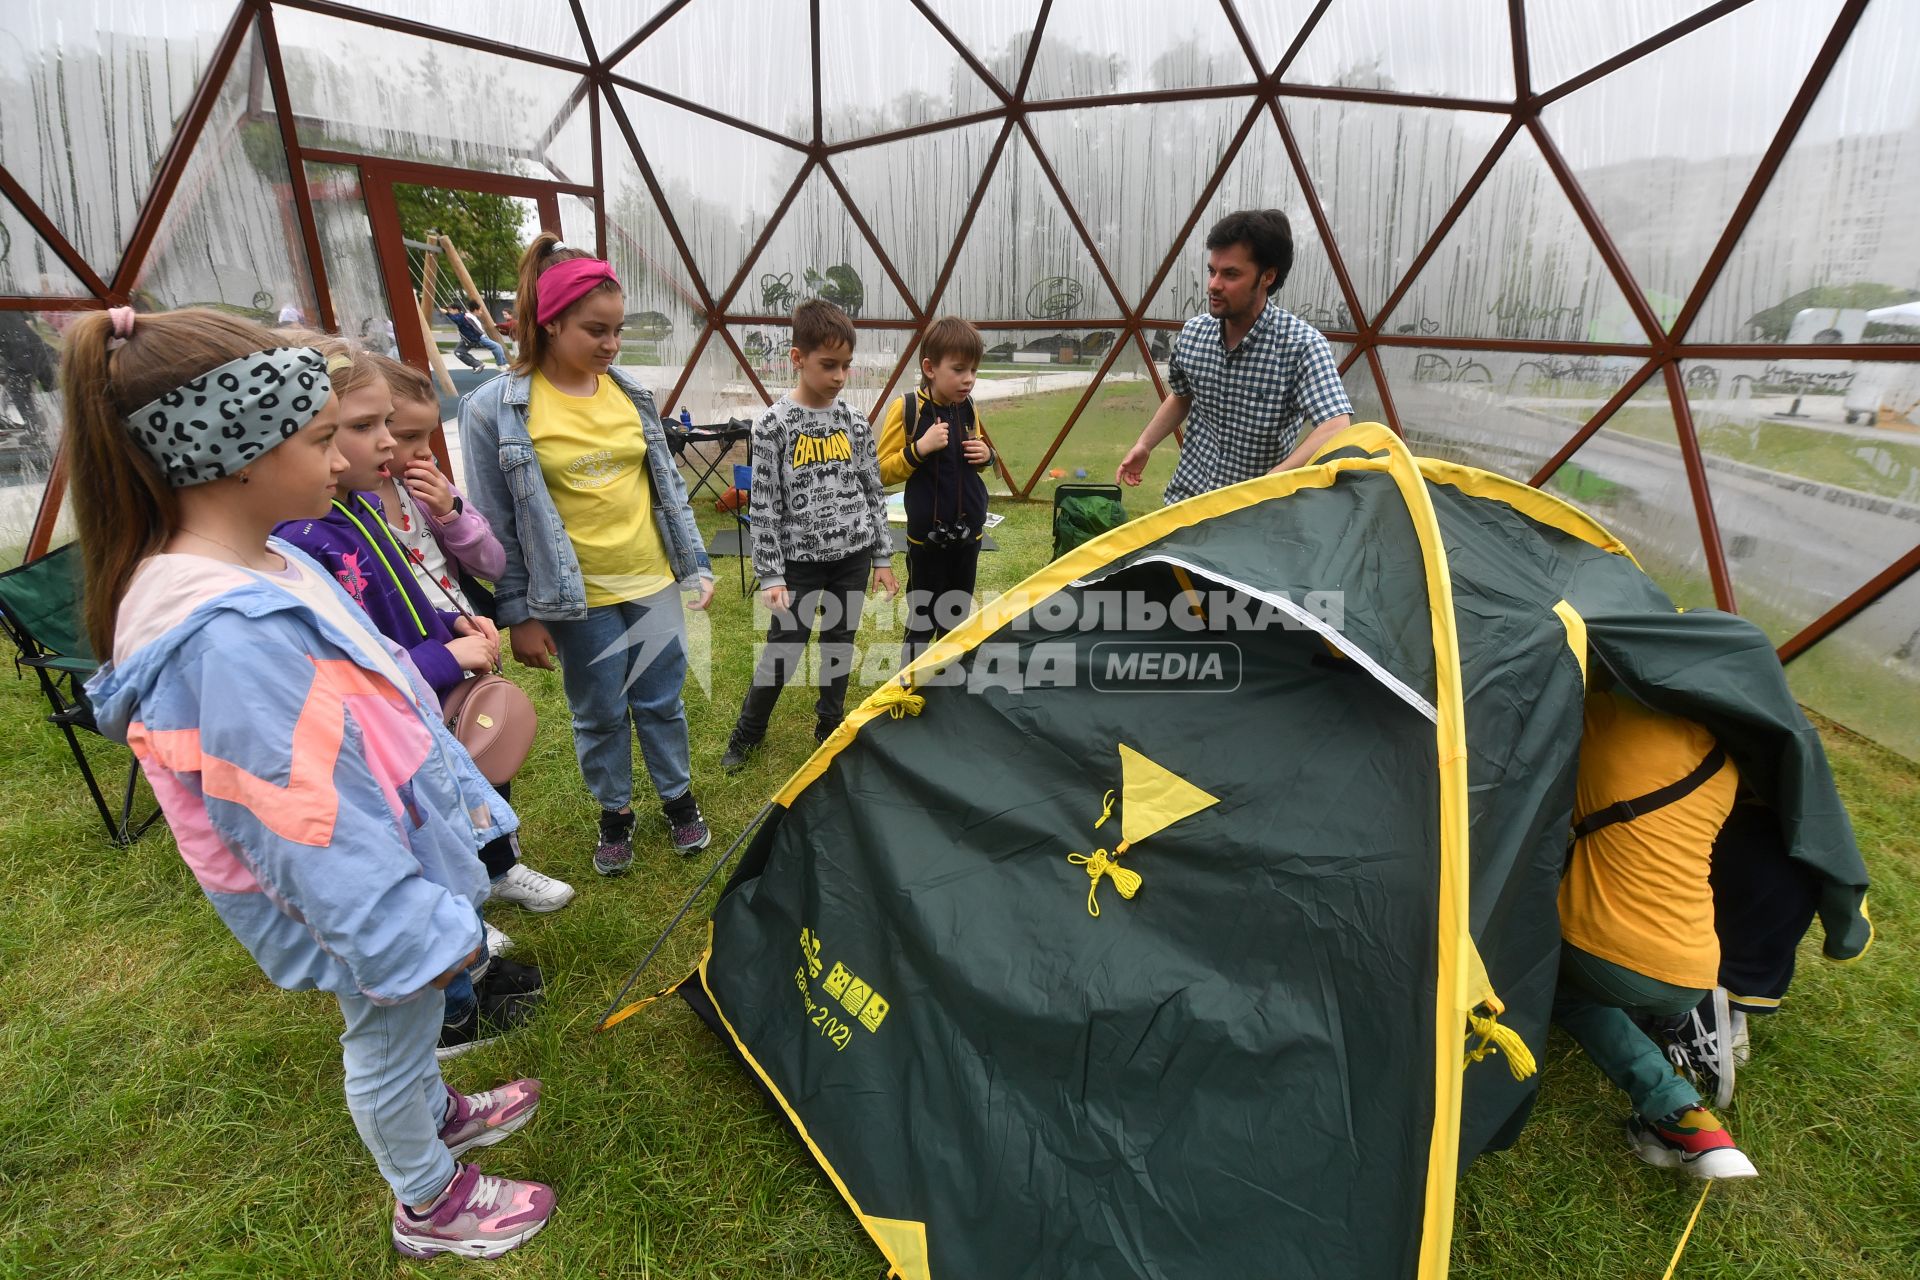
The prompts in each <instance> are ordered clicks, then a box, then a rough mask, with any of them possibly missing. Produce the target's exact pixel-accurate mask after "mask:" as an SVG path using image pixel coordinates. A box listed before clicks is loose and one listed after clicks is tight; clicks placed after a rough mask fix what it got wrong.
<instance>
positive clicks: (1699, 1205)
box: [1660, 1178, 1713, 1280]
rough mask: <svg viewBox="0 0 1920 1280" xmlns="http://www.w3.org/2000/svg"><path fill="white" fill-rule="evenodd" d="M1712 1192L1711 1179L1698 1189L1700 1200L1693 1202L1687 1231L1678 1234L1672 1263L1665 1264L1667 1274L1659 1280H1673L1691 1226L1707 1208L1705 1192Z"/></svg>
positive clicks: (1691, 1228) (1684, 1249)
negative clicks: (1678, 1239) (1678, 1240)
mask: <svg viewBox="0 0 1920 1280" xmlns="http://www.w3.org/2000/svg"><path fill="white" fill-rule="evenodd" d="M1711 1190H1713V1179H1712V1178H1708V1179H1707V1185H1706V1186H1704V1187H1701V1188H1700V1198H1699V1199H1698V1200H1696V1201H1694V1202H1693V1216H1692V1217H1691V1218H1688V1219H1687V1229H1686V1230H1685V1231H1682V1232H1681V1233H1680V1243H1679V1244H1677V1245H1675V1246H1674V1247H1673V1261H1672V1262H1669V1263H1668V1264H1667V1273H1666V1274H1665V1275H1663V1276H1661V1277H1660V1280H1673V1273H1674V1272H1675V1271H1676V1270H1678V1269H1679V1266H1680V1255H1681V1254H1683V1253H1685V1252H1686V1251H1687V1240H1688V1239H1689V1238H1690V1237H1691V1236H1692V1235H1693V1224H1694V1223H1696V1222H1698V1221H1700V1211H1701V1210H1702V1209H1704V1208H1706V1207H1707V1192H1709V1191H1711Z"/></svg>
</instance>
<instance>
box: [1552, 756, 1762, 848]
mask: <svg viewBox="0 0 1920 1280" xmlns="http://www.w3.org/2000/svg"><path fill="white" fill-rule="evenodd" d="M1726 762H1727V752H1726V749H1725V748H1724V747H1721V746H1720V745H1719V744H1717V743H1716V744H1715V745H1714V748H1713V750H1711V751H1709V752H1707V758H1706V759H1704V760H1702V761H1701V762H1700V763H1699V765H1698V766H1697V767H1696V768H1695V769H1694V771H1693V772H1692V773H1690V774H1688V775H1687V776H1686V777H1684V778H1682V779H1680V781H1678V782H1670V783H1668V784H1667V785H1666V786H1664V787H1661V788H1660V789H1659V790H1657V791H1649V792H1647V794H1645V795H1643V796H1636V797H1634V798H1633V799H1631V800H1619V801H1616V802H1615V803H1613V804H1610V805H1608V806H1607V807H1606V808H1604V809H1598V810H1595V811H1594V812H1592V813H1590V814H1588V815H1587V816H1586V817H1584V818H1581V819H1579V820H1578V821H1576V822H1575V823H1574V824H1573V838H1574V839H1575V840H1580V839H1583V838H1585V837H1587V836H1590V835H1592V834H1593V833H1594V832H1596V831H1598V830H1600V829H1601V828H1602V827H1610V826H1612V825H1613V824H1614V823H1616V822H1632V821H1633V820H1634V819H1635V818H1638V817H1641V816H1643V815H1645V814H1649V813H1652V812H1653V811H1654V810H1655V809H1664V808H1666V807H1667V806H1668V805H1670V804H1672V803H1673V802H1674V801H1676V800H1683V799H1685V798H1686V797H1687V796H1690V795H1692V794H1693V793H1694V792H1696V791H1698V790H1699V789H1700V788H1701V787H1703V786H1705V785H1706V784H1707V783H1708V782H1709V781H1710V780H1711V779H1712V778H1713V775H1715V774H1716V773H1719V772H1720V767H1721V766H1722V765H1724V764H1726Z"/></svg>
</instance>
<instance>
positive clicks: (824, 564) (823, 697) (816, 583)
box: [733, 551, 873, 743]
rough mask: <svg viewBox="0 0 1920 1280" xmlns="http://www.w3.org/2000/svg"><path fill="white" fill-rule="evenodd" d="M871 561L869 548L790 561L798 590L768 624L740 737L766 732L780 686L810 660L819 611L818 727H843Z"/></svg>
mask: <svg viewBox="0 0 1920 1280" xmlns="http://www.w3.org/2000/svg"><path fill="white" fill-rule="evenodd" d="M872 564H873V557H872V556H871V555H870V554H868V553H867V552H866V551H861V552H858V553H857V554H854V555H850V556H848V557H846V558H845V559H844V560H820V561H809V560H789V561H787V589H788V590H789V591H791V592H792V593H793V604H792V606H791V607H790V608H788V609H786V610H784V611H781V612H776V613H775V614H774V615H773V625H772V626H771V627H769V628H768V629H767V647H766V648H765V649H763V650H761V653H760V661H759V662H758V663H757V664H755V666H754V669H753V684H752V685H751V686H750V687H749V688H748V689H747V696H746V699H745V700H744V701H743V702H741V704H740V722H739V723H738V724H737V725H735V726H734V730H733V734H734V738H735V740H736V741H739V742H742V743H754V742H758V741H760V739H762V738H764V737H766V736H767V724H768V722H769V721H771V720H772V718H773V708H774V705H775V704H776V703H778V702H779V701H780V693H781V691H782V690H783V689H785V688H786V686H787V682H788V681H789V680H791V679H793V677H794V676H795V675H797V674H799V672H800V670H801V667H802V664H803V663H804V661H805V657H806V651H807V637H808V636H809V635H810V634H812V632H813V629H814V624H815V617H816V615H818V621H819V628H820V696H819V698H818V699H817V700H816V701H815V703H814V708H813V709H814V713H815V714H816V715H817V716H818V717H819V725H818V726H817V732H818V734H819V736H821V737H825V736H826V735H827V734H828V733H831V732H832V731H833V730H834V729H836V728H837V727H839V724H840V721H841V720H842V719H844V718H845V716H846V704H847V681H848V679H849V678H851V676H852V675H853V636H854V633H855V632H856V631H858V630H859V629H860V609H861V607H862V606H863V605H864V604H865V603H866V598H867V575H868V573H869V572H871V567H872Z"/></svg>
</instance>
